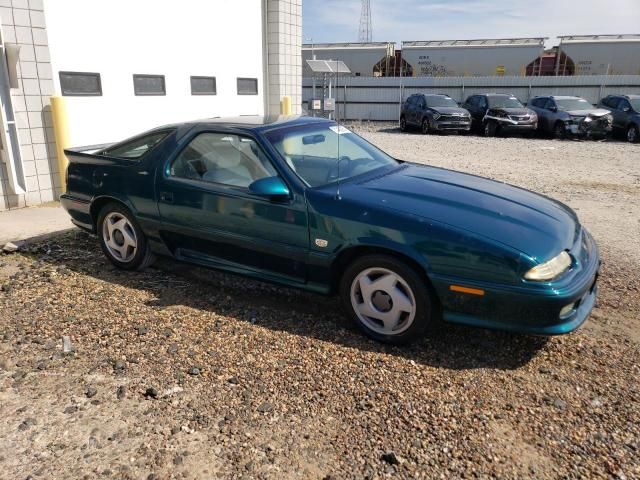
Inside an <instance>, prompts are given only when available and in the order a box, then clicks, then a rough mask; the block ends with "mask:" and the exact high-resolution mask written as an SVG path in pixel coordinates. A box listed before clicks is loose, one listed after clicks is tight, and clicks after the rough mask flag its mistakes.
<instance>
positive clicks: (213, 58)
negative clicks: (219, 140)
mask: <svg viewBox="0 0 640 480" xmlns="http://www.w3.org/2000/svg"><path fill="white" fill-rule="evenodd" d="M45 16H46V21H47V31H48V36H49V45H50V52H51V62H52V66H53V80H54V88H55V91H56V94H58V95H59V94H60V83H59V82H60V80H59V72H60V71H77V72H97V73H100V75H101V80H102V91H103V95H102V96H100V97H71V96H67V97H65V103H66V106H67V112H68V116H69V126H70V135H71V143H72V145H87V144H93V143H102V142H110V141H117V140H121V139H123V138H125V137H127V136H130V135H134V134H136V133H139V132H141V131H144V130H146V129H149V128H152V127H155V126H158V125H162V124H165V123H172V122H179V121H183V120H190V119H198V118H206V117H213V116H229V115H255V114H262V113H263V112H264V99H263V93H262V92H263V80H264V79H263V38H262V32H263V28H262V25H263V22H262V2H261V0H233V1H224V0H213V1H202V0H182V1H181V2H164V1H158V0H135V1H132V0H109V1H104V0H64V1H51V0H49V1H47V2H46V3H45ZM133 74H159V75H164V76H165V83H166V95H165V96H136V95H134V89H133ZM191 75H199V76H214V77H216V83H217V95H206V96H205V95H196V96H194V95H191V87H190V76H191ZM237 77H249V78H257V79H258V92H259V93H258V95H238V94H237V83H236V82H237V80H236V79H237Z"/></svg>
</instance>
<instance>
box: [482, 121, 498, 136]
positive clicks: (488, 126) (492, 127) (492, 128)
mask: <svg viewBox="0 0 640 480" xmlns="http://www.w3.org/2000/svg"><path fill="white" fill-rule="evenodd" d="M496 135H498V124H497V123H496V122H494V121H493V120H487V122H486V123H485V124H484V136H485V137H495V136H496Z"/></svg>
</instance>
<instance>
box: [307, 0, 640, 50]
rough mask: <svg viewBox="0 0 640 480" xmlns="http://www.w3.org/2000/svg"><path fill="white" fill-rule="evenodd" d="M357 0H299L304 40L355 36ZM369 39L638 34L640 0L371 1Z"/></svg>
mask: <svg viewBox="0 0 640 480" xmlns="http://www.w3.org/2000/svg"><path fill="white" fill-rule="evenodd" d="M360 6H361V1H360V0H303V2H302V12H303V22H302V24H303V27H302V35H303V38H304V43H310V39H311V38H313V42H314V43H324V42H355V41H357V40H358V25H359V21H360V8H361V7H360ZM371 11H372V23H373V40H374V41H377V42H394V41H395V42H397V43H398V46H399V44H400V42H401V41H402V40H449V39H470V38H508V37H522V36H524V37H529V36H531V37H540V36H542V37H551V38H550V39H549V40H548V41H547V46H552V45H554V44H555V43H556V41H555V40H556V39H555V37H557V36H558V35H580V34H612V33H640V0H533V1H532V0H493V1H491V0H371Z"/></svg>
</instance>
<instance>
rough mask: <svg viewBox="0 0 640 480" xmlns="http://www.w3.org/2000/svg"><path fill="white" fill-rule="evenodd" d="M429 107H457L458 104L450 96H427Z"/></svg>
mask: <svg viewBox="0 0 640 480" xmlns="http://www.w3.org/2000/svg"><path fill="white" fill-rule="evenodd" d="M427 106H428V107H457V106H458V104H457V103H456V101H455V100H454V99H453V98H449V97H427Z"/></svg>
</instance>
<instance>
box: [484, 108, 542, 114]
mask: <svg viewBox="0 0 640 480" xmlns="http://www.w3.org/2000/svg"><path fill="white" fill-rule="evenodd" d="M489 111H492V112H503V113H506V114H507V115H531V113H533V112H532V110H529V109H528V108H502V107H493V108H489Z"/></svg>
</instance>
